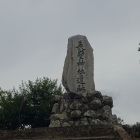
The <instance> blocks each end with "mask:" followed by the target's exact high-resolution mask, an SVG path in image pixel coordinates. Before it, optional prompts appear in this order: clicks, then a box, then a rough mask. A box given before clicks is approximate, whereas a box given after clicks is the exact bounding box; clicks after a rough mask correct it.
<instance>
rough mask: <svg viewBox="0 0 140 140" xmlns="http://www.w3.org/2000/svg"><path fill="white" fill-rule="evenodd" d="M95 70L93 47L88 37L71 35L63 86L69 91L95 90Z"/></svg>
mask: <svg viewBox="0 0 140 140" xmlns="http://www.w3.org/2000/svg"><path fill="white" fill-rule="evenodd" d="M93 70H94V66H93V49H92V47H91V46H90V44H89V42H88V40H87V38H86V37H85V36H82V35H76V36H72V37H70V38H69V39H68V50H67V56H66V59H65V63H64V69H63V75H62V84H63V86H64V87H65V88H66V90H67V91H68V92H73V93H91V92H93V91H94V90H95V85H94V80H93V76H94V75H93Z"/></svg>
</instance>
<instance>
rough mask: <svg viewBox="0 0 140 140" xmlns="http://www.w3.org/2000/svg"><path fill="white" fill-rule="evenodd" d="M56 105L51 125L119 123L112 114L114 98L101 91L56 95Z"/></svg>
mask: <svg viewBox="0 0 140 140" xmlns="http://www.w3.org/2000/svg"><path fill="white" fill-rule="evenodd" d="M53 101H54V106H53V109H52V115H51V116H50V126H49V127H65V126H83V125H97V124H117V123H118V122H117V116H116V115H112V107H113V100H112V97H110V96H103V95H102V94H101V92H99V91H94V92H93V93H83V94H76V93H65V94H63V96H58V95H55V96H54V100H53Z"/></svg>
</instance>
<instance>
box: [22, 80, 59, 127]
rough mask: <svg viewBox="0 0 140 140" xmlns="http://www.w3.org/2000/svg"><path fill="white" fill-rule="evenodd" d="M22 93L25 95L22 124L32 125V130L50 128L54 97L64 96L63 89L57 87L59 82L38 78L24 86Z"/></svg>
mask: <svg viewBox="0 0 140 140" xmlns="http://www.w3.org/2000/svg"><path fill="white" fill-rule="evenodd" d="M20 92H21V93H22V95H23V102H22V103H21V111H20V120H21V122H22V124H24V125H31V127H32V128H34V127H45V126H49V124H50V121H49V117H50V115H51V110H52V106H53V103H52V101H51V100H52V96H53V95H61V94H62V87H61V85H59V86H57V80H50V79H48V78H45V77H44V78H43V79H38V78H37V80H36V81H35V82H32V81H29V82H28V84H26V83H25V84H22V86H20Z"/></svg>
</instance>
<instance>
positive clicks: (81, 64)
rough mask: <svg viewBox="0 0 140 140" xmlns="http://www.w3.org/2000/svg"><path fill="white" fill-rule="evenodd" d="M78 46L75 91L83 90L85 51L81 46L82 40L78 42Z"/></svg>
mask: <svg viewBox="0 0 140 140" xmlns="http://www.w3.org/2000/svg"><path fill="white" fill-rule="evenodd" d="M78 43H79V44H78V46H77V47H76V48H77V49H78V53H77V57H78V62H77V69H78V70H77V92H79V91H85V79H84V77H85V69H84V65H85V58H84V55H85V51H86V49H85V48H84V47H83V44H82V41H79V42H78Z"/></svg>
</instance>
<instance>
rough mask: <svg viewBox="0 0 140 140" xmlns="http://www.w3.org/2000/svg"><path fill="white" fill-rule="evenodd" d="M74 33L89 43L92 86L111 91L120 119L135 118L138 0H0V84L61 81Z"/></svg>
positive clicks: (138, 102)
mask: <svg viewBox="0 0 140 140" xmlns="http://www.w3.org/2000/svg"><path fill="white" fill-rule="evenodd" d="M77 34H81V35H85V36H86V37H87V38H88V41H89V42H90V44H91V46H92V47H93V49H94V67H95V70H94V75H95V76H94V80H95V86H96V90H99V91H101V92H102V94H106V95H109V96H112V97H113V100H114V107H113V113H116V114H117V116H118V117H121V118H122V119H123V120H124V122H125V123H128V124H131V123H136V122H140V63H139V60H140V52H138V51H137V48H138V47H139V45H138V44H139V42H140V0H0V65H1V67H0V87H2V89H6V90H8V89H12V88H13V86H15V87H16V88H18V86H19V85H20V84H21V81H22V80H23V81H25V82H27V81H28V80H31V81H35V80H36V78H37V77H39V78H42V77H49V78H52V79H57V78H58V81H59V83H60V82H61V76H62V71H63V65H64V60H65V56H66V51H67V43H68V38H69V37H70V36H73V35H77Z"/></svg>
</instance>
